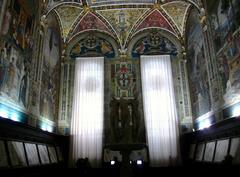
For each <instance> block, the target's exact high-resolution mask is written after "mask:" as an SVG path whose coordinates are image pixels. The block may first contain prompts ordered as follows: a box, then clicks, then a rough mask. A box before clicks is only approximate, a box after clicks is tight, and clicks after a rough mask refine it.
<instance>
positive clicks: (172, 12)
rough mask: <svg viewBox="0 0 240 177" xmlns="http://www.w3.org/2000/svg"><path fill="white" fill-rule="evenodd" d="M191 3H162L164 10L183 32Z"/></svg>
mask: <svg viewBox="0 0 240 177" xmlns="http://www.w3.org/2000/svg"><path fill="white" fill-rule="evenodd" d="M190 6H191V5H190V4H189V3H187V2H180V1H178V2H171V3H167V4H164V5H162V8H163V10H164V11H165V12H166V13H167V15H168V16H169V17H170V18H171V19H172V20H173V22H174V23H175V24H176V26H177V28H178V30H179V31H180V33H181V34H183V32H184V27H185V19H186V14H187V11H188V9H189V7H190Z"/></svg>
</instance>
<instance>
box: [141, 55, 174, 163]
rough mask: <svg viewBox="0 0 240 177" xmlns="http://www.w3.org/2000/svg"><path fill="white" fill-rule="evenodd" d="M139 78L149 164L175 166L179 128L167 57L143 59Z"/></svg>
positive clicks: (146, 57)
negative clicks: (140, 77) (140, 79)
mask: <svg viewBox="0 0 240 177" xmlns="http://www.w3.org/2000/svg"><path fill="white" fill-rule="evenodd" d="M141 76H142V91H143V104H144V117H145V123H146V130H147V142H148V147H149V158H150V165H151V166H153V167H161V166H172V165H175V164H176V163H178V155H179V153H178V152H179V129H178V119H177V111H176V101H175V96H174V87H173V79H172V68H171V61H170V56H168V55H159V56H142V57H141Z"/></svg>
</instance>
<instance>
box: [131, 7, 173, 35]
mask: <svg viewBox="0 0 240 177" xmlns="http://www.w3.org/2000/svg"><path fill="white" fill-rule="evenodd" d="M146 28H164V29H166V30H168V31H170V32H172V33H175V32H174V29H173V28H172V26H171V25H170V23H169V22H168V21H167V19H166V18H165V17H164V16H163V15H162V13H161V12H160V11H159V10H157V9H156V10H154V11H152V12H151V13H150V14H149V15H148V16H147V17H146V18H145V19H144V20H143V22H142V23H141V24H140V25H139V26H138V27H137V29H136V31H135V33H136V32H138V31H141V30H143V29H146Z"/></svg>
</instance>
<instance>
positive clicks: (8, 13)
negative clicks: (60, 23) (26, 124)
mask: <svg viewBox="0 0 240 177" xmlns="http://www.w3.org/2000/svg"><path fill="white" fill-rule="evenodd" d="M5 5H6V6H5V7H3V9H2V11H3V12H4V13H3V18H2V22H1V34H0V40H1V42H0V51H1V55H0V58H1V64H0V68H1V69H0V73H1V75H0V98H1V99H0V104H4V105H7V106H10V107H13V108H15V109H17V110H18V111H26V112H27V109H28V104H29V102H28V96H29V84H30V76H29V74H30V66H31V63H32V60H33V58H32V54H33V32H34V18H35V16H34V14H33V11H30V10H29V9H28V7H29V6H33V7H32V9H35V8H36V4H34V3H33V2H32V3H30V4H28V3H26V2H24V1H18V0H16V1H7V2H6V4H5Z"/></svg>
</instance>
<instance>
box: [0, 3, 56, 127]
mask: <svg viewBox="0 0 240 177" xmlns="http://www.w3.org/2000/svg"><path fill="white" fill-rule="evenodd" d="M3 2H4V6H2V11H3V16H2V18H0V19H2V21H1V28H0V29H1V30H0V32H1V33H0V41H1V42H0V51H1V53H0V59H1V60H0V113H1V116H3V117H6V118H10V119H12V120H15V121H20V122H24V123H27V124H29V125H32V126H35V127H39V128H42V129H44V130H48V131H53V130H54V128H55V121H56V120H57V116H58V104H59V100H58V96H59V77H60V69H59V65H60V60H59V59H60V56H59V53H60V33H59V32H58V31H54V30H53V29H52V28H46V30H47V31H46V33H45V34H46V36H44V30H43V29H41V27H40V25H39V23H38V21H39V20H40V12H41V9H39V8H38V7H39V6H38V5H39V4H38V1H23V0H11V1H3ZM43 38H44V39H45V40H43Z"/></svg>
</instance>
